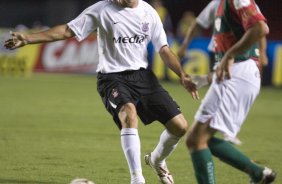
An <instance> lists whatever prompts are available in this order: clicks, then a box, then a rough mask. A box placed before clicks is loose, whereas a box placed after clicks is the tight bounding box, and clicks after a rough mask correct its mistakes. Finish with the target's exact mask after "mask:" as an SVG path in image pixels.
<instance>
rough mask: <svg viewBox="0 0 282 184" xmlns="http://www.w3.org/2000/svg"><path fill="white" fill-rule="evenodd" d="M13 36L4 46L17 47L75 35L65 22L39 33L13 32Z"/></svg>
mask: <svg viewBox="0 0 282 184" xmlns="http://www.w3.org/2000/svg"><path fill="white" fill-rule="evenodd" d="M11 36H12V38H10V39H8V40H6V41H5V43H4V46H5V47H6V48H7V49H16V48H19V47H23V46H25V45H28V44H37V43H45V42H54V41H58V40H65V39H68V38H71V37H73V36H74V33H73V32H72V30H71V29H70V28H69V27H68V26H67V24H63V25H59V26H55V27H53V28H50V29H48V30H46V31H42V32H38V33H30V34H29V33H20V32H11Z"/></svg>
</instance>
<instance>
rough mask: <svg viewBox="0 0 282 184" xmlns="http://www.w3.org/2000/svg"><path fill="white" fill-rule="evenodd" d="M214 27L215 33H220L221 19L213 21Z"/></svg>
mask: <svg viewBox="0 0 282 184" xmlns="http://www.w3.org/2000/svg"><path fill="white" fill-rule="evenodd" d="M214 27H215V29H216V31H220V28H221V18H219V17H218V18H216V19H215V21H214Z"/></svg>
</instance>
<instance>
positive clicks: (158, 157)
mask: <svg viewBox="0 0 282 184" xmlns="http://www.w3.org/2000/svg"><path fill="white" fill-rule="evenodd" d="M179 139H180V137H177V136H175V135H172V134H171V133H169V132H168V131H167V130H164V131H163V133H162V134H161V136H160V142H159V144H158V145H157V147H156V148H155V150H154V151H153V152H152V153H151V161H152V163H153V164H159V165H160V166H163V165H164V164H165V159H166V158H167V157H168V156H169V155H170V154H171V153H172V152H173V151H174V150H175V148H176V146H177V144H178V142H179Z"/></svg>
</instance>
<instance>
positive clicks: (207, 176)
mask: <svg viewBox="0 0 282 184" xmlns="http://www.w3.org/2000/svg"><path fill="white" fill-rule="evenodd" d="M215 132H216V130H214V129H211V128H210V127H209V123H204V124H203V123H200V122H196V123H195V124H193V126H192V128H191V129H190V130H189V132H188V136H187V139H186V145H187V147H188V149H189V151H190V154H191V158H192V162H193V166H194V171H195V175H196V179H197V182H198V184H215V183H216V181H215V171H214V164H213V160H212V155H211V152H210V150H209V148H208V140H209V139H210V138H211V137H212V136H213V135H214V133H215Z"/></svg>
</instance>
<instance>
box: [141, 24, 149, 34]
mask: <svg viewBox="0 0 282 184" xmlns="http://www.w3.org/2000/svg"><path fill="white" fill-rule="evenodd" d="M141 30H142V31H143V32H148V31H149V23H148V22H143V23H142V27H141Z"/></svg>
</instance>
